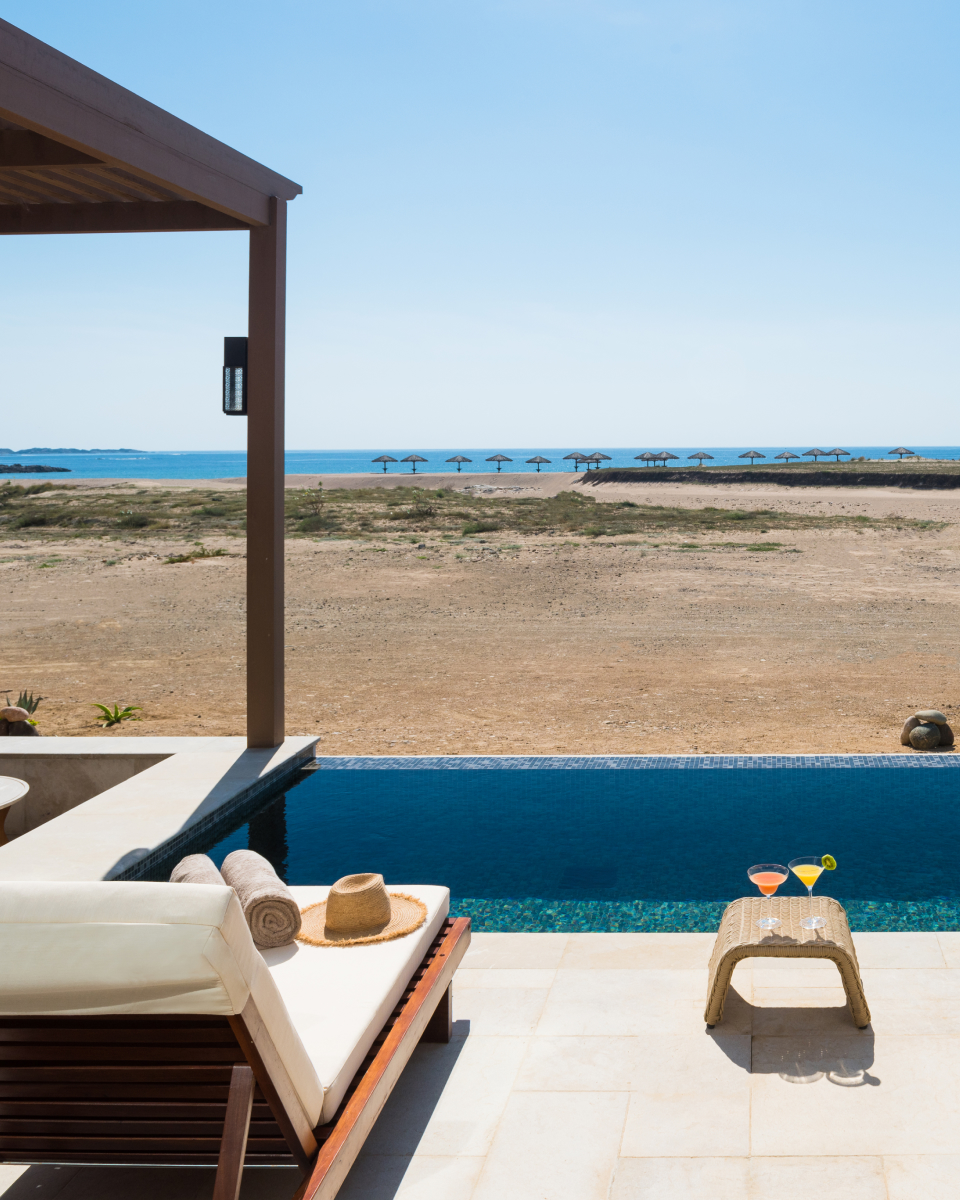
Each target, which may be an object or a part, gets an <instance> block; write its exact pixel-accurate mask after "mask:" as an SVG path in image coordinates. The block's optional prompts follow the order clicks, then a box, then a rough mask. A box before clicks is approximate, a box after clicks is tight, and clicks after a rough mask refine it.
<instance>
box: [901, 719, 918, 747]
mask: <svg viewBox="0 0 960 1200" xmlns="http://www.w3.org/2000/svg"><path fill="white" fill-rule="evenodd" d="M919 724H920V719H919V717H907V719H906V720H905V721H904V723H903V728H902V729H901V730H900V745H901V746H909V745H910V731H911V730H912V729H916V727H917V726H918V725H919Z"/></svg>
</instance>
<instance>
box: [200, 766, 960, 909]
mask: <svg viewBox="0 0 960 1200" xmlns="http://www.w3.org/2000/svg"><path fill="white" fill-rule="evenodd" d="M898 759H899V765H897V764H898ZM495 761H496V760H495ZM841 761H842V762H843V763H844V765H843V766H840V765H835V764H837V763H839V762H841ZM524 762H526V763H527V764H528V765H527V766H523V765H521V764H523V763H524ZM921 762H922V763H923V766H922V767H921V766H920V763H921ZM577 763H578V760H556V759H553V760H551V759H539V760H516V759H515V760H507V761H505V760H500V761H499V762H498V763H497V764H496V765H493V764H492V763H491V760H489V759H487V760H484V759H471V760H456V759H421V760H416V759H409V758H407V759H400V760H383V759H380V760H363V759H339V760H338V759H333V760H325V761H324V760H322V762H321V766H320V768H319V769H315V770H309V771H305V772H303V773H301V775H300V776H299V777H298V778H297V780H296V781H295V782H294V783H293V784H292V785H291V786H289V787H288V788H287V790H286V791H285V792H283V793H280V794H278V795H277V796H275V797H274V798H272V799H271V800H269V801H267V802H266V803H264V804H263V805H262V806H261V807H260V808H259V809H258V810H257V811H256V812H255V813H254V814H253V815H251V816H249V817H246V818H244V819H243V821H242V823H240V822H239V821H238V824H237V826H236V827H235V828H234V829H233V830H232V831H230V832H227V833H226V834H225V835H224V836H221V837H220V838H219V840H217V841H216V842H215V844H213V845H204V846H203V847H202V848H203V849H205V850H207V851H208V852H209V853H210V854H211V856H212V857H213V858H214V860H215V861H216V862H217V863H218V864H219V862H220V861H221V860H222V859H223V857H224V856H225V855H226V854H227V853H229V851H231V850H234V849H237V848H240V847H247V846H249V847H251V848H252V849H255V850H258V851H259V852H260V853H262V854H264V855H265V856H266V857H267V858H269V859H270V860H271V861H272V862H273V863H274V865H275V866H276V867H277V868H278V870H279V871H280V872H281V874H282V875H283V876H284V877H285V878H286V880H287V882H288V883H293V884H308V883H329V882H331V881H332V880H334V879H337V878H339V877H340V876H342V875H346V874H351V873H353V872H357V871H379V872H380V873H382V874H383V875H384V876H385V877H386V878H387V880H388V881H390V880H393V881H397V882H410V883H414V882H437V883H444V884H446V885H447V886H449V888H450V889H451V892H452V894H453V897H454V898H455V902H456V906H457V907H458V910H459V911H461V912H464V913H466V914H470V915H473V916H474V917H475V919H476V921H477V924H478V925H479V926H480V927H481V928H488V929H490V928H495V929H654V930H667V929H715V928H716V925H717V921H718V920H719V914H720V912H721V911H722V908H723V906H724V904H726V903H727V902H729V901H730V900H732V899H734V898H735V897H737V896H740V895H747V894H750V892H751V891H752V890H753V889H752V887H751V885H750V884H749V882H748V880H747V878H746V868H747V867H748V866H750V865H751V864H752V863H755V862H781V863H787V862H788V861H789V860H790V859H792V858H796V857H798V856H800V855H806V854H832V855H833V856H834V857H835V858H836V859H837V861H838V863H839V867H838V869H837V871H836V872H833V873H830V874H824V875H823V876H822V877H821V879H820V881H819V884H818V886H817V888H816V889H815V891H824V892H827V893H828V894H830V895H832V896H835V897H837V899H839V900H840V901H841V902H842V903H843V904H844V905H845V907H846V908H847V910H848V913H849V915H850V918H851V925H852V926H853V927H854V928H855V929H856V928H860V929H941V928H957V927H960V874H958V871H957V858H958V848H960V769H958V768H960V762H958V761H957V760H955V759H953V758H950V759H947V758H946V757H944V756H941V757H939V758H937V759H933V758H926V759H923V760H921V759H919V758H912V757H907V756H896V757H894V756H891V757H889V758H868V757H863V758H862V759H856V760H854V759H849V758H848V759H843V760H840V759H837V758H829V757H823V758H817V759H814V758H810V759H780V760H757V759H752V760H751V759H745V760H740V765H737V763H736V761H735V760H721V759H692V758H689V757H686V758H683V759H659V760H654V762H652V761H651V760H650V759H647V760H596V759H594V760H579V765H577ZM618 763H619V765H617V764H618ZM608 764H609V765H608ZM655 764H656V765H655ZM858 764H861V765H858ZM871 764H873V765H871ZM891 764H893V765H891ZM803 893H804V889H803V887H802V885H801V884H800V883H799V881H798V880H796V879H795V878H793V877H792V876H791V878H790V880H789V881H788V883H787V884H786V885H785V886H784V887H783V888H782V889H781V894H798V895H799V894H803Z"/></svg>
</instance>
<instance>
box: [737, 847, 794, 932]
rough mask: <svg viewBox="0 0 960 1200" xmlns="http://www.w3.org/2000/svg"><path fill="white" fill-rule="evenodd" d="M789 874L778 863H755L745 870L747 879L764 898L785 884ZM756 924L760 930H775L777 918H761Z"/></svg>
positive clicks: (777, 923)
mask: <svg viewBox="0 0 960 1200" xmlns="http://www.w3.org/2000/svg"><path fill="white" fill-rule="evenodd" d="M789 874H790V872H789V871H788V870H787V868H786V867H784V866H782V865H781V864H780V863H757V865H756V866H754V867H748V868H747V878H748V879H749V880H750V882H751V883H755V884H756V885H757V887H758V888H759V889H760V891H761V893H762V894H763V895H764V896H772V895H773V894H774V892H776V890H777V888H778V887H779V886H780V884H781V883H785V882H786V880H787V876H788V875H789ZM757 924H758V925H759V926H760V928H761V929H776V927H777V926H778V925H779V924H780V918H779V917H773V916H767V917H761V918H760V919H759V920H758V921H757Z"/></svg>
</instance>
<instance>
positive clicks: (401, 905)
mask: <svg viewBox="0 0 960 1200" xmlns="http://www.w3.org/2000/svg"><path fill="white" fill-rule="evenodd" d="M302 917H303V924H302V925H301V927H300V932H299V934H297V941H298V942H307V943H308V944H309V945H311V946H363V945H365V944H366V943H368V942H389V941H391V940H392V939H393V938H398V937H403V936H404V934H407V933H413V931H414V930H415V929H419V928H420V926H421V925H422V924H423V923H424V921H425V920H426V919H427V906H426V905H425V904H424V903H423V902H422V901H420V900H418V899H417V898H416V896H406V895H404V894H403V893H401V892H390V893H389V894H388V893H387V889H386V888H385V887H384V884H383V876H382V875H344V877H343V879H338V880H337V882H336V883H335V884H334V885H333V887H332V888H331V889H330V894H329V895H328V896H327V898H326V900H321V901H320V903H319V904H311V905H310V906H309V907H308V908H305V909H303V912H302Z"/></svg>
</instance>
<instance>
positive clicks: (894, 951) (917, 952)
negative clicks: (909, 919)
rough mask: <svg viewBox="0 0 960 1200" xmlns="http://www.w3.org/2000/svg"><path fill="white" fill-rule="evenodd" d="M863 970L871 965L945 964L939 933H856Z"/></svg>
mask: <svg viewBox="0 0 960 1200" xmlns="http://www.w3.org/2000/svg"><path fill="white" fill-rule="evenodd" d="M853 945H854V948H855V949H856V951H857V962H859V964H860V970H861V971H862V970H865V969H866V968H869V967H945V966H946V965H947V963H946V960H945V959H944V957H943V951H942V949H941V946H940V941H939V935H938V934H936V933H855V934H854V935H853Z"/></svg>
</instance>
